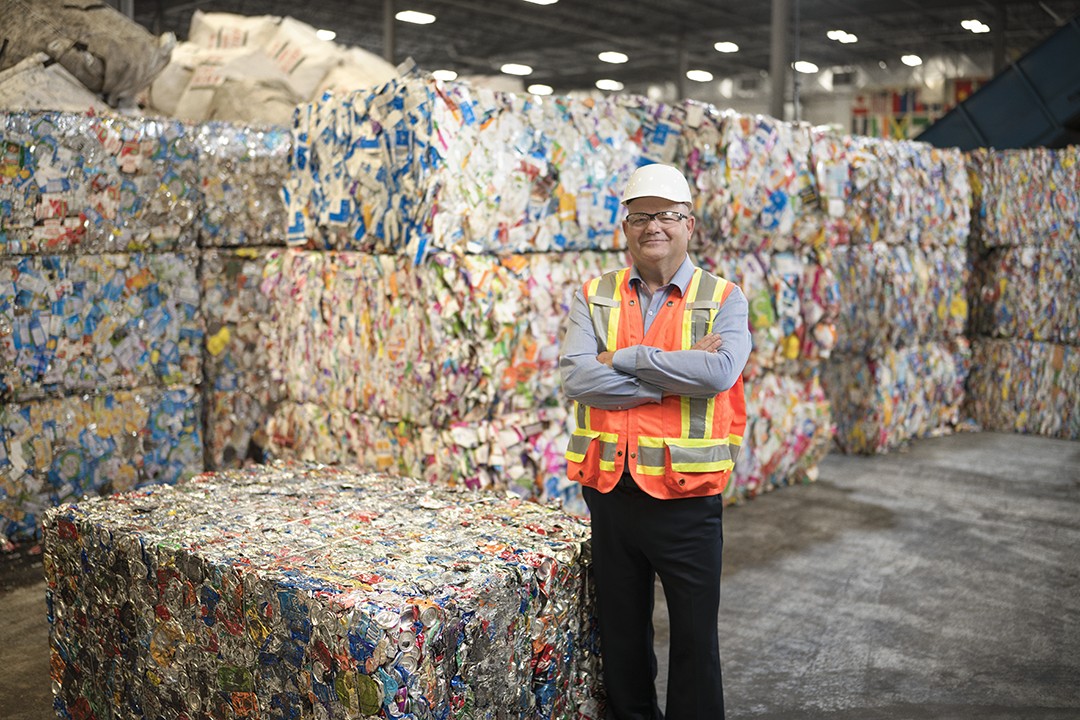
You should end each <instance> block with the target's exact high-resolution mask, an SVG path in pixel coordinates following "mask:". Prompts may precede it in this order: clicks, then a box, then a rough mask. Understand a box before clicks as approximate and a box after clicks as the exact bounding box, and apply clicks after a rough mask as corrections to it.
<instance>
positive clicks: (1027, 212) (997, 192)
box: [965, 147, 1080, 439]
mask: <svg viewBox="0 0 1080 720" xmlns="http://www.w3.org/2000/svg"><path fill="white" fill-rule="evenodd" d="M968 160H969V164H968V169H969V172H970V178H971V185H972V187H973V189H974V222H973V224H974V231H973V234H974V237H975V240H976V241H975V242H974V243H973V252H972V258H973V263H974V282H973V283H972V285H973V290H972V296H973V307H972V332H973V334H974V339H973V351H974V358H973V361H972V372H971V377H970V379H969V383H968V399H967V402H966V404H965V412H967V413H968V414H969V416H970V417H971V418H973V419H974V420H975V422H977V423H978V424H979V425H981V426H982V427H984V428H986V429H988V430H999V431H1006V432H1022V433H1037V434H1041V435H1047V436H1050V437H1060V438H1070V439H1077V438H1080V420H1078V418H1080V410H1078V408H1080V385H1078V381H1077V376H1078V375H1077V370H1078V360H1077V356H1078V353H1077V348H1078V346H1080V300H1078V298H1080V280H1078V279H1077V277H1078V275H1077V272H1078V270H1080V173H1078V169H1080V148H1077V147H1067V148H1060V149H1055V150H1051V149H1048V148H1031V149H1026V150H1007V151H1001V152H995V151H989V150H979V151H975V152H973V153H971V154H970V155H969V156H968Z"/></svg>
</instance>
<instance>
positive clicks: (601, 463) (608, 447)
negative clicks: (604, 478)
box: [566, 428, 619, 481]
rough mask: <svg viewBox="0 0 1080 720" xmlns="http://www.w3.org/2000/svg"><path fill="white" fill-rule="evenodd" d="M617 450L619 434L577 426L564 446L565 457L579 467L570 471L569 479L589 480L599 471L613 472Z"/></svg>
mask: <svg viewBox="0 0 1080 720" xmlns="http://www.w3.org/2000/svg"><path fill="white" fill-rule="evenodd" d="M618 450H619V436H618V435H617V434H616V433H605V432H599V431H597V430H590V429H588V428H585V429H582V428H578V429H577V430H574V432H573V434H572V435H571V436H570V442H569V443H568V444H567V446H566V459H567V460H568V461H570V462H571V463H576V464H577V465H578V466H579V467H578V469H577V470H576V471H575V472H572V473H571V476H570V479H571V480H579V481H580V480H583V479H585V480H591V479H595V478H597V477H599V476H600V473H601V472H615V460H616V457H617V453H618Z"/></svg>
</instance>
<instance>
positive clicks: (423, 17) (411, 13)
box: [394, 10, 435, 25]
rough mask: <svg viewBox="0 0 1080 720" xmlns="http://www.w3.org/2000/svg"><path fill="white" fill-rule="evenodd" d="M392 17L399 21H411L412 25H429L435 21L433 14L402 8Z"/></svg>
mask: <svg viewBox="0 0 1080 720" xmlns="http://www.w3.org/2000/svg"><path fill="white" fill-rule="evenodd" d="M394 19H396V20H400V21H401V22H407V23H413V24H414V25H430V24H431V23H433V22H435V16H434V15H430V14H428V13H425V12H417V11H416V10H402V11H401V12H399V13H398V14H397V15H395V16H394Z"/></svg>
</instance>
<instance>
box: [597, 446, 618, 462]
mask: <svg viewBox="0 0 1080 720" xmlns="http://www.w3.org/2000/svg"><path fill="white" fill-rule="evenodd" d="M618 449H619V443H618V442H612V441H610V440H601V441H600V460H601V461H603V462H609V463H613V462H615V453H616V451H617V450H618Z"/></svg>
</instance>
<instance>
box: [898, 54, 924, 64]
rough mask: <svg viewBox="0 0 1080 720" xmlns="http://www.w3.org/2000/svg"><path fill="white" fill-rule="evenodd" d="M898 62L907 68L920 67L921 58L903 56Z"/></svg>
mask: <svg viewBox="0 0 1080 720" xmlns="http://www.w3.org/2000/svg"><path fill="white" fill-rule="evenodd" d="M900 62H902V63H904V64H905V65H907V66H908V67H918V66H919V65H922V58H921V57H919V56H918V55H904V56H903V57H901V58H900Z"/></svg>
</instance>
